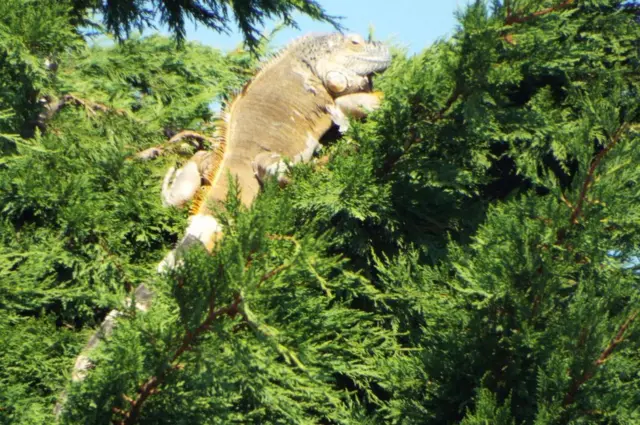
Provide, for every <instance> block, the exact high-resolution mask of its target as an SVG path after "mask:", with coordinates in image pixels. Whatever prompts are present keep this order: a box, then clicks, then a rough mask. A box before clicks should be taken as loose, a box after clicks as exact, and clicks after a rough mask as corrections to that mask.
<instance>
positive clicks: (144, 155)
mask: <svg viewBox="0 0 640 425" xmlns="http://www.w3.org/2000/svg"><path fill="white" fill-rule="evenodd" d="M184 139H195V140H197V141H198V142H200V143H199V144H198V146H197V148H198V150H203V149H205V147H204V143H205V142H208V143H209V144H210V146H215V145H216V144H217V143H218V141H217V140H216V139H215V138H213V137H209V136H205V135H203V134H200V133H197V132H195V131H191V130H183V131H181V132H180V133H178V134H176V135H175V136H173V137H172V138H170V139H169V140H167V141H166V142H164V143H162V144H161V145H158V146H153V147H150V148H148V149H145V150H143V151H140V152H138V153H137V154H135V157H136V158H138V159H142V160H147V159H153V158H156V157H157V156H159V155H160V154H162V152H163V151H164V149H165V148H166V147H167V146H170V145H175V144H176V143H178V142H180V141H182V140H184Z"/></svg>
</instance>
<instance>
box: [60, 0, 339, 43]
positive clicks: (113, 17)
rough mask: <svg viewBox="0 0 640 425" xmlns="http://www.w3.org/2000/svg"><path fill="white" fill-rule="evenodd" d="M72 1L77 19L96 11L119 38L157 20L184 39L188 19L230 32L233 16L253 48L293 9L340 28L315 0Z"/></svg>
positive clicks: (290, 21) (290, 18)
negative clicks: (269, 25) (269, 27)
mask: <svg viewBox="0 0 640 425" xmlns="http://www.w3.org/2000/svg"><path fill="white" fill-rule="evenodd" d="M72 4H73V13H74V15H76V16H78V17H79V18H80V19H78V22H88V21H87V20H86V18H84V19H83V17H84V16H85V14H86V12H87V10H90V11H93V12H98V13H100V15H101V16H102V21H103V22H104V24H105V26H106V28H107V30H109V31H111V32H113V33H114V34H115V35H116V36H117V37H118V38H123V37H125V36H129V35H130V34H131V31H132V30H133V29H137V30H140V31H142V30H143V29H144V28H147V27H154V23H155V22H157V21H159V22H160V23H161V24H166V25H167V26H168V27H169V29H170V30H171V31H172V32H173V33H174V34H175V35H176V37H177V39H178V40H179V41H183V40H184V38H185V36H186V20H187V19H189V20H190V21H192V22H195V23H200V24H202V25H205V26H206V27H208V28H211V29H213V30H215V31H218V32H229V30H230V27H229V21H230V20H231V18H232V17H233V18H234V20H235V21H236V23H237V24H238V27H239V28H240V31H241V32H242V34H243V36H244V38H245V40H246V42H247V44H248V45H249V47H251V48H255V47H257V46H258V45H259V44H260V39H261V34H260V32H261V28H262V27H263V26H264V24H265V21H266V20H269V19H274V18H279V19H282V20H283V21H284V23H285V24H287V25H293V26H296V23H295V20H294V19H293V16H292V13H294V12H299V13H302V14H304V15H307V16H310V17H312V18H314V19H318V20H321V21H325V22H328V23H330V24H332V25H333V26H334V27H336V28H337V29H339V28H340V24H339V22H338V19H339V18H337V17H334V16H330V15H328V14H327V13H326V11H325V10H324V9H323V8H322V6H321V5H320V4H319V3H318V2H317V1H315V0H276V1H274V0H251V1H231V0H151V1H148V0H135V1H131V0H115V1H114V0H111V1H102V0H72Z"/></svg>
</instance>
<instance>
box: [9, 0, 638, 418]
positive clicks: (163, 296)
mask: <svg viewBox="0 0 640 425" xmlns="http://www.w3.org/2000/svg"><path fill="white" fill-rule="evenodd" d="M11 1H14V0H11ZM8 3H10V2H8ZM8 3H7V4H8ZM14 3H17V2H15V1H14ZM3 7H4V6H2V5H0V8H3ZM59 7H62V6H59V5H57V4H52V3H50V2H28V3H26V6H25V7H22V8H18V7H15V4H14V7H7V8H6V9H0V10H2V11H3V13H5V14H7V16H11V17H12V18H11V19H7V20H6V21H4V20H3V22H2V25H0V33H1V34H2V35H6V37H2V38H0V40H1V41H0V77H2V78H3V80H2V82H0V84H1V85H0V87H2V90H1V91H0V106H1V107H0V110H3V111H7V112H3V113H2V114H1V115H0V140H2V143H3V144H2V149H3V150H2V157H1V158H2V159H1V160H0V205H1V207H2V220H1V222H0V226H2V231H1V232H0V238H1V244H0V276H1V277H2V278H1V279H0V305H1V306H2V309H3V313H4V314H3V315H2V316H1V317H0V339H1V341H0V343H1V345H0V346H2V347H3V349H2V350H0V422H1V423H43V422H51V421H53V420H54V419H55V418H54V415H53V405H54V403H55V401H56V398H57V397H58V396H59V394H60V392H61V391H62V390H63V389H64V390H66V391H67V401H66V404H65V409H64V411H63V413H62V415H61V417H60V418H59V421H60V422H61V423H69V424H76V423H105V424H106V423H111V422H115V423H122V424H132V423H149V424H151V423H153V424H156V423H171V424H174V423H212V424H213V423H220V424H223V423H225V424H226V423H234V422H235V423H265V424H270V423H340V424H388V423H396V424H414V423H430V424H463V425H472V424H486V423H490V424H505V425H507V424H509V425H511V424H535V425H543V424H575V425H577V424H634V423H640V410H639V408H638V406H640V355H639V353H640V331H639V330H640V325H639V324H638V323H639V322H640V318H638V314H639V313H640V292H639V288H640V285H639V283H640V274H639V273H638V257H639V256H640V232H639V230H640V215H639V214H638V211H640V208H639V207H640V191H639V190H638V182H640V167H639V166H638V163H639V160H640V153H639V152H640V151H639V150H638V149H637V143H638V140H639V133H640V116H639V111H638V105H639V104H640V93H639V90H640V80H639V76H640V73H639V72H638V71H639V69H640V68H639V65H640V49H639V48H640V45H639V43H638V40H640V27H639V26H638V22H637V16H638V15H637V6H635V5H634V4H633V3H629V2H622V1H616V0H589V1H579V0H576V1H571V0H569V1H544V2H538V1H517V2H516V1H505V2H504V3H498V2H494V3H492V4H486V3H484V2H480V1H479V2H476V3H474V4H472V5H470V6H469V7H468V8H467V9H466V10H465V11H464V12H462V13H460V15H459V17H458V18H459V23H460V24H459V27H458V29H457V30H456V32H455V34H454V35H453V37H452V38H451V39H448V40H442V41H440V42H437V43H436V44H434V45H433V46H431V47H429V48H427V49H425V50H424V51H423V52H422V53H420V54H419V55H417V56H412V57H408V56H407V55H406V53H405V52H403V51H400V50H398V51H396V53H395V55H394V62H393V64H392V67H391V68H390V69H389V70H387V71H386V72H385V73H384V75H382V76H380V77H376V80H375V84H376V86H377V88H379V89H381V90H383V91H384V93H385V101H384V102H383V104H382V107H381V109H380V110H379V111H377V112H375V113H374V114H373V115H372V116H371V117H370V118H369V119H368V120H367V122H364V123H354V124H353V126H352V129H351V130H350V132H349V133H348V134H347V135H346V137H344V138H342V139H341V140H338V141H336V142H335V143H333V144H331V145H330V146H328V147H326V148H325V152H326V153H328V154H329V156H330V161H329V162H328V163H327V164H326V165H318V164H306V165H299V166H296V167H295V168H294V169H293V170H292V174H293V176H292V180H293V184H292V185H290V186H288V187H287V188H285V189H280V188H279V187H277V184H275V182H274V183H272V184H267V185H266V187H265V191H264V193H262V194H260V196H259V198H258V200H257V201H256V203H255V204H254V206H253V207H252V208H251V209H250V210H248V211H246V210H244V209H243V208H242V207H241V206H240V204H239V202H238V201H237V197H236V195H237V190H238V188H234V189H233V190H232V191H231V193H230V194H229V199H228V201H227V205H226V208H225V210H224V211H221V212H220V214H221V219H222V221H223V223H224V225H225V229H226V233H225V237H224V240H223V241H222V243H220V244H219V246H218V248H217V250H216V252H215V254H214V255H213V256H210V255H208V254H206V253H205V252H204V250H203V249H199V248H194V249H192V250H190V251H189V252H188V253H187V255H186V258H185V266H184V267H181V268H179V269H177V270H175V271H172V272H171V273H169V274H168V275H166V276H158V275H156V273H155V264H157V262H158V261H159V260H160V259H161V258H162V256H163V255H164V253H166V251H167V250H168V249H169V248H170V247H171V245H172V244H173V243H175V241H176V240H177V238H178V237H179V236H180V235H181V232H182V231H183V228H184V222H185V217H186V215H185V214H186V213H185V212H184V211H173V210H167V209H164V208H162V207H161V205H160V202H159V195H158V192H159V189H160V183H161V179H162V175H163V173H164V170H165V169H166V168H167V167H168V166H169V164H170V163H171V162H174V161H180V160H181V159H180V158H181V153H183V152H180V151H181V150H190V149H191V150H192V149H193V148H192V147H189V146H186V147H185V146H180V147H177V148H176V149H174V153H172V154H170V155H168V156H166V157H164V158H161V159H157V160H155V161H139V160H135V159H134V157H135V155H134V154H135V153H136V152H138V151H140V150H142V149H145V148H148V147H151V146H157V145H160V144H162V143H163V142H164V141H165V140H166V139H167V138H169V137H171V136H172V135H173V134H175V133H176V132H178V131H180V130H183V129H189V130H193V131H198V132H200V133H202V134H206V133H207V132H210V131H211V130H212V125H211V124H209V123H210V122H212V113H211V112H210V107H209V104H210V102H211V101H212V100H214V99H224V98H225V96H227V95H228V94H229V93H230V92H231V91H232V90H233V89H235V88H238V87H239V86H240V85H241V84H242V82H243V81H244V80H245V79H246V77H247V76H248V75H250V73H251V70H252V69H253V67H254V66H255V62H254V60H253V59H252V58H251V57H250V56H248V55H247V54H245V53H243V52H234V53H232V54H229V55H223V54H222V53H220V52H218V51H216V50H213V49H210V48H206V47H203V46H201V45H198V44H194V43H186V44H185V45H184V46H183V48H182V49H181V50H176V45H175V43H173V42H172V41H170V40H167V39H165V38H162V37H158V36H153V37H148V38H130V39H128V40H126V41H125V42H123V43H122V44H120V45H117V46H112V47H100V46H99V45H98V46H93V47H87V46H85V45H83V42H82V40H81V39H79V38H78V36H77V27H76V25H77V21H75V20H74V16H76V15H74V13H75V12H74V9H73V7H68V8H67V9H64V8H62V9H59ZM65 11H66V12H65ZM63 12H64V13H63ZM43 17H48V18H47V19H52V20H54V21H55V25H52V30H51V31H50V32H43V33H37V32H35V31H34V32H28V31H23V30H21V28H31V26H33V25H37V24H38V22H40V21H39V19H44V18H43ZM40 39H42V40H43V41H42V43H35V42H34V40H40ZM47 40H48V41H47ZM45 41H46V42H45ZM53 56H55V57H56V61H57V63H58V64H59V65H58V68H57V70H52V69H50V67H48V65H46V64H45V62H44V59H45V58H48V57H53ZM43 97H44V101H39V99H41V98H43ZM43 102H44V105H43ZM25 128H27V129H29V128H30V129H32V131H31V133H32V134H33V137H30V138H26V137H27V136H29V132H28V131H24V129H25ZM17 133H22V135H23V136H24V138H21V137H19V136H16V134H17ZM141 283H144V284H145V285H147V286H149V287H151V288H152V289H153V290H154V292H155V294H156V295H155V298H154V301H153V307H152V308H151V310H150V311H149V312H146V313H142V312H139V311H136V310H135V309H125V310H124V314H123V315H122V316H121V317H120V318H119V319H118V326H117V327H116V328H115V330H114V333H113V334H112V336H111V337H110V338H108V339H106V340H105V341H103V343H101V344H100V345H99V347H98V348H97V349H96V350H94V351H93V352H92V353H91V358H92V360H93V361H94V363H95V365H96V367H95V368H94V369H93V370H92V371H91V373H89V375H88V376H87V378H86V380H85V381H84V382H83V383H82V384H73V383H70V382H69V381H70V376H69V375H70V371H71V367H72V365H73V362H74V358H75V356H76V355H77V354H78V353H79V351H80V350H81V349H82V346H83V345H84V343H85V342H86V340H87V338H88V336H89V335H90V334H91V332H92V331H93V330H95V328H96V326H97V325H98V324H99V322H100V321H101V320H102V319H103V318H104V316H105V314H106V313H107V312H108V311H109V310H110V309H111V308H114V307H118V308H120V306H121V305H122V299H123V298H124V297H125V294H126V293H127V292H130V291H131V290H132V289H133V288H135V287H136V286H138V285H139V284H141Z"/></svg>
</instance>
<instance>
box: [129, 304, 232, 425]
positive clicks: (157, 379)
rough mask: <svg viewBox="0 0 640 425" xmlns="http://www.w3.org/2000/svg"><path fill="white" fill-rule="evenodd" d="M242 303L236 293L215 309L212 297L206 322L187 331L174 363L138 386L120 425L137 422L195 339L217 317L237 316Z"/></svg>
mask: <svg viewBox="0 0 640 425" xmlns="http://www.w3.org/2000/svg"><path fill="white" fill-rule="evenodd" d="M240 303H242V298H241V297H240V295H236V296H235V300H234V301H233V303H231V304H229V305H227V306H225V307H221V308H219V309H215V308H214V304H215V302H214V300H213V297H212V299H211V302H210V304H209V313H208V314H207V318H206V319H205V320H204V322H202V324H200V326H198V328H196V330H195V331H193V332H188V331H187V333H186V334H185V336H184V337H183V339H182V343H181V344H180V347H178V349H177V350H176V352H175V354H174V355H173V357H172V358H171V364H172V365H171V367H169V368H167V369H165V370H163V371H161V372H160V373H158V374H157V375H154V376H152V377H150V378H149V379H147V381H146V382H145V383H144V384H142V385H141V386H140V388H138V395H137V396H136V398H135V399H134V400H132V401H130V402H129V403H130V404H131V408H130V409H129V410H128V411H127V412H126V413H124V415H123V416H124V417H123V419H122V421H120V425H132V424H134V423H136V421H137V420H138V416H139V415H140V411H141V410H142V406H143V404H144V402H145V401H146V400H147V399H148V398H149V397H150V396H151V395H153V394H154V393H156V392H157V389H158V387H159V386H160V385H161V384H162V383H163V382H164V380H165V379H166V377H167V375H168V374H169V372H171V371H173V370H177V369H180V368H181V366H180V365H179V364H177V363H176V361H177V360H178V359H179V358H180V356H181V355H182V354H183V353H184V352H185V351H187V350H189V349H190V348H191V347H192V345H193V342H194V340H195V339H196V338H197V337H198V336H200V335H201V334H203V333H204V332H206V331H207V330H208V329H209V327H210V326H211V325H212V324H213V322H215V321H216V319H218V318H220V317H222V316H229V317H231V318H233V317H235V316H236V314H238V306H239V305H240ZM123 398H125V400H127V399H128V398H127V397H126V395H123ZM128 400H131V399H128Z"/></svg>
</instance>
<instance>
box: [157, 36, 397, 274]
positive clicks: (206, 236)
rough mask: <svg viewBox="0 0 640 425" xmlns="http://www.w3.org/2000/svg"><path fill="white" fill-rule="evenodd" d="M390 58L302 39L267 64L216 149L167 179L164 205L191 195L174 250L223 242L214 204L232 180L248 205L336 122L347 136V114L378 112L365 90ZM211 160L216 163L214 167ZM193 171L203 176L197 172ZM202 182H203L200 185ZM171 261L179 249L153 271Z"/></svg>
mask: <svg viewBox="0 0 640 425" xmlns="http://www.w3.org/2000/svg"><path fill="white" fill-rule="evenodd" d="M390 60H391V56H390V54H389V51H388V49H387V48H386V47H384V46H383V45H381V44H379V43H371V42H365V40H364V39H363V38H362V37H361V36H359V35H342V34H330V35H323V36H307V37H304V38H302V39H300V40H298V41H297V42H294V43H293V44H292V45H291V46H290V47H289V48H287V49H285V50H284V51H283V52H282V53H281V54H279V55H278V56H276V57H275V58H274V59H272V60H271V61H270V62H268V63H267V64H266V65H265V66H264V67H263V68H262V69H261V70H260V72H258V74H257V75H256V77H255V78H254V79H253V80H252V81H251V82H250V83H249V84H248V85H247V86H246V87H245V88H244V89H243V90H242V92H241V93H240V94H239V95H238V96H237V97H236V98H235V100H234V101H233V102H232V103H231V104H230V105H229V108H228V109H227V112H226V114H225V117H226V118H225V119H224V121H223V122H222V123H221V126H220V128H221V130H220V137H219V139H220V151H219V152H218V153H217V154H216V155H210V156H209V157H208V158H206V159H205V157H203V156H198V155H199V154H200V153H198V154H196V156H194V158H192V159H191V160H190V161H189V162H188V163H187V164H186V165H185V166H184V167H182V168H181V169H180V170H178V171H177V172H175V171H174V170H173V169H172V170H170V171H169V173H168V175H167V177H165V185H164V187H163V201H164V203H165V204H166V205H176V206H180V205H183V204H184V203H186V202H187V201H188V200H189V198H190V197H191V196H193V195H194V194H196V196H195V198H196V199H195V201H194V203H193V206H192V208H191V215H190V217H189V226H188V228H187V231H186V235H185V238H184V239H183V241H181V242H180V244H179V245H178V247H177V248H176V249H177V250H180V249H182V247H183V246H184V245H185V242H188V241H193V240H194V239H198V240H200V241H201V242H202V243H203V244H204V246H205V247H206V248H207V249H208V250H211V249H212V247H213V246H214V244H215V242H216V241H217V240H219V239H220V237H221V232H222V228H221V226H220V225H219V224H218V222H217V221H216V219H215V217H214V216H213V213H212V210H211V207H212V206H214V205H220V204H221V203H222V202H223V201H224V200H225V197H226V195H227V192H228V190H229V183H230V182H229V175H231V176H232V177H233V178H235V179H237V181H238V184H239V187H240V198H241V200H242V203H243V204H244V205H246V206H249V205H251V203H252V202H253V200H254V199H255V197H256V195H257V194H258V192H259V191H260V186H261V181H262V180H264V179H265V178H266V177H267V176H268V175H277V176H278V179H279V181H280V182H281V183H282V184H286V177H285V175H284V173H285V171H286V161H289V162H290V163H293V164H295V163H297V162H306V161H309V160H310V159H311V157H312V156H313V154H314V153H315V152H316V150H317V149H318V148H319V147H320V143H319V140H320V138H321V137H322V136H323V135H324V134H325V133H326V132H327V131H328V130H329V128H330V127H331V126H332V125H333V124H334V123H335V124H337V125H338V126H339V128H340V130H341V131H343V132H344V131H345V130H346V128H347V127H348V118H347V117H349V116H351V117H354V118H361V117H363V116H365V115H366V114H367V113H368V112H369V111H371V110H373V109H375V108H377V107H378V106H379V103H380V98H381V97H380V94H379V93H372V92H371V91H370V89H371V84H370V78H369V77H370V75H371V74H372V73H374V72H380V71H383V70H384V69H386V68H387V67H388V66H389V64H390ZM211 161H217V163H216V164H215V166H212V165H211ZM197 169H198V170H203V169H207V170H208V172H204V173H201V174H200V175H198V174H196V172H195V170H197ZM172 177H174V178H175V180H174V181H173V183H172V184H171V185H170V184H169V182H170V180H171V178H172ZM201 180H205V181H206V182H207V183H208V184H206V185H205V186H204V187H202V188H201V187H200V185H201ZM175 263H176V250H174V251H172V252H171V253H169V254H168V255H167V256H166V257H165V259H164V260H163V261H162V262H161V263H160V265H159V267H158V270H159V271H162V270H165V269H166V268H167V267H173V266H174V265H175Z"/></svg>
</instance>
